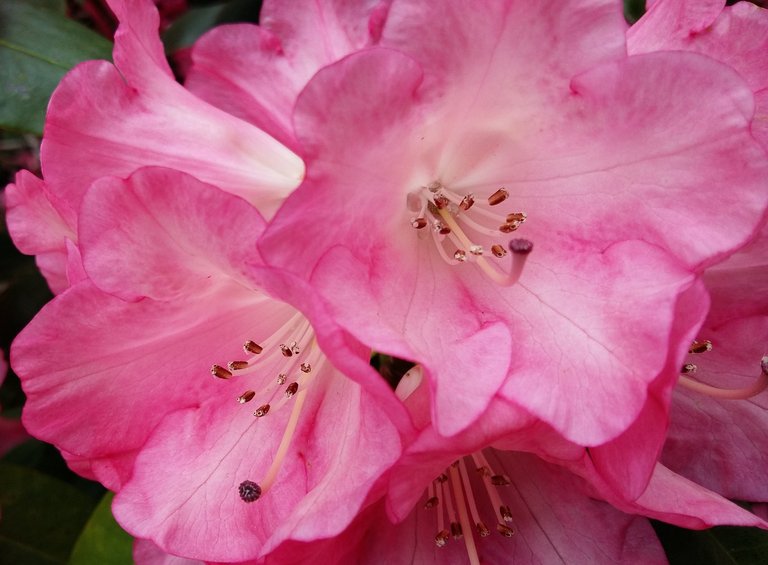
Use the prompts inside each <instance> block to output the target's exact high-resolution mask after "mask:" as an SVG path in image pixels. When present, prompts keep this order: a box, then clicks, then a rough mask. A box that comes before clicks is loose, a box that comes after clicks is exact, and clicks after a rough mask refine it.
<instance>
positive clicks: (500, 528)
mask: <svg viewBox="0 0 768 565" xmlns="http://www.w3.org/2000/svg"><path fill="white" fill-rule="evenodd" d="M496 531H497V532H499V533H500V534H501V535H502V536H504V537H505V538H511V537H512V536H514V535H515V530H513V529H512V528H510V527H509V526H507V525H506V524H496Z"/></svg>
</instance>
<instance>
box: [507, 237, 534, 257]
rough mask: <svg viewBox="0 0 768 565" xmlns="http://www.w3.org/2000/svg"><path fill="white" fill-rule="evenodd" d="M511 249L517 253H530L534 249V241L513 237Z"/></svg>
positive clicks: (510, 244) (510, 242)
mask: <svg viewBox="0 0 768 565" xmlns="http://www.w3.org/2000/svg"><path fill="white" fill-rule="evenodd" d="M509 250H510V251H511V252H512V253H514V254H516V255H528V254H529V253H530V252H531V251H533V242H532V241H529V240H527V239H523V238H517V239H511V240H510V241H509Z"/></svg>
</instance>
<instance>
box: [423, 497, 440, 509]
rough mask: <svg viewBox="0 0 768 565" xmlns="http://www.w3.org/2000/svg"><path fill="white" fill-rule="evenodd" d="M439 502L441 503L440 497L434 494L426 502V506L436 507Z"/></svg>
mask: <svg viewBox="0 0 768 565" xmlns="http://www.w3.org/2000/svg"><path fill="white" fill-rule="evenodd" d="M438 504H440V499H439V498H437V497H436V496H433V497H432V498H430V499H429V500H427V501H426V502H425V503H424V508H434V507H435V506H437V505H438Z"/></svg>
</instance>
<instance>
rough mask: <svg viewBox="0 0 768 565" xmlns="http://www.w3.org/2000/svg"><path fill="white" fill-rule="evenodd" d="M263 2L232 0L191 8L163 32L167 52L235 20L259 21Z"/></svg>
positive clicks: (191, 42)
mask: <svg viewBox="0 0 768 565" xmlns="http://www.w3.org/2000/svg"><path fill="white" fill-rule="evenodd" d="M260 6H261V2H254V1H253V0H231V1H230V2H223V3H220V4H213V5H212V6H200V7H195V8H190V9H189V10H187V12H185V13H184V15H183V16H181V17H180V18H178V19H177V20H176V21H175V22H173V24H171V26H170V27H169V28H168V29H167V30H165V32H164V33H163V43H164V44H165V50H166V52H167V53H173V52H174V51H177V50H179V49H183V48H184V47H189V46H191V45H192V44H193V43H194V42H195V41H197V39H198V38H199V37H200V36H201V35H203V34H204V33H205V32H206V31H208V30H209V29H211V28H213V27H215V26H217V25H221V24H225V23H235V22H256V21H258V17H259V11H260Z"/></svg>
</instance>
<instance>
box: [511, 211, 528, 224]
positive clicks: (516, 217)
mask: <svg viewBox="0 0 768 565" xmlns="http://www.w3.org/2000/svg"><path fill="white" fill-rule="evenodd" d="M527 219H528V214H526V213H525V212H512V213H511V214H507V223H512V222H519V223H521V224H522V223H523V222H524V221H525V220H527Z"/></svg>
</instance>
